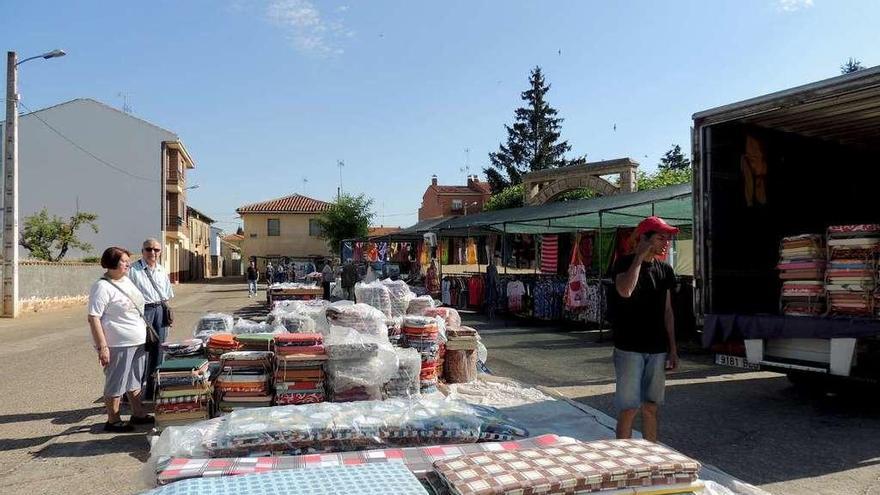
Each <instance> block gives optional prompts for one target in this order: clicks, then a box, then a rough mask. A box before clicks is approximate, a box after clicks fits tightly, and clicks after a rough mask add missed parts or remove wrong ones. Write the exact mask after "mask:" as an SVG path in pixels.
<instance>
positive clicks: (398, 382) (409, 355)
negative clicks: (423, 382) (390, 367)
mask: <svg viewBox="0 0 880 495" xmlns="http://www.w3.org/2000/svg"><path fill="white" fill-rule="evenodd" d="M394 353H395V354H396V355H397V374H395V375H394V377H393V378H392V379H391V380H389V381H388V383H386V384H385V386H384V387H383V388H382V398H384V399H388V398H390V397H409V396H411V395H418V394H419V389H420V386H419V383H420V382H419V376H420V375H421V371H422V356H421V354H419V352H418V351H417V350H415V349H403V348H401V347H395V348H394Z"/></svg>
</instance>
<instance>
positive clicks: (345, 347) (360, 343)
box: [324, 326, 393, 360]
mask: <svg viewBox="0 0 880 495" xmlns="http://www.w3.org/2000/svg"><path fill="white" fill-rule="evenodd" d="M383 344H384V345H383ZM324 347H325V349H326V350H327V356H328V357H329V358H330V359H333V360H347V359H369V358H373V357H377V356H378V355H379V348H380V347H383V348H384V349H385V353H386V354H387V353H388V352H389V351H390V343H387V342H383V341H382V340H380V338H378V337H374V336H372V335H368V334H363V333H360V332H357V331H355V330H354V329H351V328H345V327H337V326H332V327H330V330H329V331H328V332H327V338H326V339H324ZM390 352H393V351H390Z"/></svg>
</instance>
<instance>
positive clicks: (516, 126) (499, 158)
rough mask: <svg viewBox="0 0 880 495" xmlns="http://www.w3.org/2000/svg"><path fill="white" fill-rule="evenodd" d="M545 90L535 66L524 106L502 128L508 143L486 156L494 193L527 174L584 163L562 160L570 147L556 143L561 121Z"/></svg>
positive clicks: (512, 184) (547, 88)
mask: <svg viewBox="0 0 880 495" xmlns="http://www.w3.org/2000/svg"><path fill="white" fill-rule="evenodd" d="M548 91H550V85H549V84H547V83H545V81H544V74H543V73H542V72H541V68H540V67H535V68H534V69H532V71H531V74H530V75H529V89H528V90H526V91H523V92H522V94H521V98H522V99H523V101H525V102H526V105H525V106H523V107H520V108H517V109H516V115H515V118H514V123H513V125H512V126H509V125H505V126H504V127H505V129H506V130H507V144H500V145H499V146H498V151H496V152H494V153H489V162H490V166H489V167H487V168H485V169H483V172H484V173H485V174H486V179H487V180H488V182H489V185H490V186H492V190H493V191H503V190H504V189H506V188H508V187H510V186H515V185H517V184H519V183H521V182H522V176H523V175H524V174H526V173H528V172H533V171H536V170H544V169H548V168H555V167H561V166H565V165H578V164H583V163H586V159H585V158H584V157H580V158H577V159H574V160H568V159H566V158H565V153H567V152H568V151H570V150H571V145H569V144H568V141H560V140H559V137H560V129H561V124H562V121H563V119H562V118H560V117H557V114H558V112H557V111H556V109H554V108H553V107H551V106H550V105H549V104H548V103H547V101H546V99H545V96H546V94H547V92H548Z"/></svg>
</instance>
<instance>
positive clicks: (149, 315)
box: [141, 305, 168, 400]
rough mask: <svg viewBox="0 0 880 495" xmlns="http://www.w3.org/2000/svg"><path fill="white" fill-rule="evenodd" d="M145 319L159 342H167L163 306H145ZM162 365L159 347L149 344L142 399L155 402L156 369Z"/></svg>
mask: <svg viewBox="0 0 880 495" xmlns="http://www.w3.org/2000/svg"><path fill="white" fill-rule="evenodd" d="M144 319H145V320H147V323H149V324H150V325H152V326H153V329H154V330H156V333H157V334H159V342H165V339H166V338H168V328H167V327H163V326H162V321H163V320H164V319H165V314H164V309H163V308H162V306H161V305H160V306H145V307H144ZM161 363H162V353H161V352H160V350H159V345H158V344H156V345H150V344H147V366H146V369H145V370H144V380H143V382H142V383H144V384H145V385H144V387H143V389H142V395H141V396H142V397H143V398H144V400H153V392H154V389H155V388H156V367H157V366H159V364H161Z"/></svg>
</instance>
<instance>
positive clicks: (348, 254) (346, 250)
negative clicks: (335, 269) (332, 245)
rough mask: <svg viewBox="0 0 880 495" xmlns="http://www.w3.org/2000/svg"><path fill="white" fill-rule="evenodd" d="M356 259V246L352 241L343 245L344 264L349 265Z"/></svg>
mask: <svg viewBox="0 0 880 495" xmlns="http://www.w3.org/2000/svg"><path fill="white" fill-rule="evenodd" d="M353 257H354V245H353V243H352V242H351V241H344V242H343V243H342V262H343V263H348V262H349V261H351V260H352V258H353Z"/></svg>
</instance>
